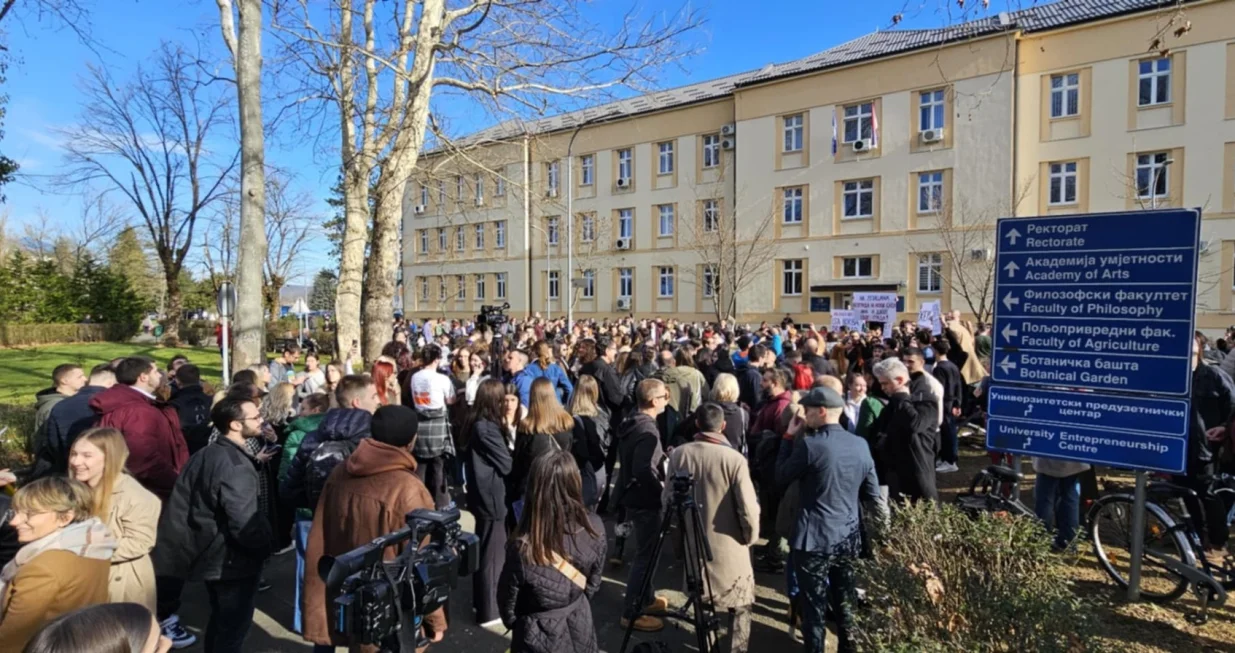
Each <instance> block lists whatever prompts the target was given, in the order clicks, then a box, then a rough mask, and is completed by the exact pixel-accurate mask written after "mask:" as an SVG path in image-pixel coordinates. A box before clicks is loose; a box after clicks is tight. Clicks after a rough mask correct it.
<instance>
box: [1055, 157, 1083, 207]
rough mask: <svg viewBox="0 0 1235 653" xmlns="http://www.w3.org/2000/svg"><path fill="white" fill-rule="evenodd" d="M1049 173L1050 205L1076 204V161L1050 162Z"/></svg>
mask: <svg viewBox="0 0 1235 653" xmlns="http://www.w3.org/2000/svg"><path fill="white" fill-rule="evenodd" d="M1050 173H1051V192H1050V198H1049V199H1048V201H1049V203H1050V204H1052V205H1062V204H1076V161H1065V162H1062V163H1052V164H1051V166H1050Z"/></svg>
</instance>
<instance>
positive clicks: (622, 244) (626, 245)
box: [615, 238, 630, 249]
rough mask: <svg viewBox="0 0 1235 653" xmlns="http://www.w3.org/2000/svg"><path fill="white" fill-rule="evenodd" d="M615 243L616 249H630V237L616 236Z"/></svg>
mask: <svg viewBox="0 0 1235 653" xmlns="http://www.w3.org/2000/svg"><path fill="white" fill-rule="evenodd" d="M615 245H616V246H617V248H618V249H630V239H629V238H618V239H617V243H615Z"/></svg>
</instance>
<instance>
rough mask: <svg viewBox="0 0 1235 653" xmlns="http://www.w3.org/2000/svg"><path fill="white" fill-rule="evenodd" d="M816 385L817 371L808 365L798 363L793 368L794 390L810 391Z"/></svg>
mask: <svg viewBox="0 0 1235 653" xmlns="http://www.w3.org/2000/svg"><path fill="white" fill-rule="evenodd" d="M813 385H815V371H814V369H812V368H811V366H810V365H807V364H806V363H797V364H796V365H794V366H793V389H794V390H810V388H811V386H813Z"/></svg>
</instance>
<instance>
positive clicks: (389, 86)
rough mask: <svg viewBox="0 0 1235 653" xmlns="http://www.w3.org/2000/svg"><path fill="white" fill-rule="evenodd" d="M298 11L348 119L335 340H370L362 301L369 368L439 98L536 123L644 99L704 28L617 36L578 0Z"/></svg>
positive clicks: (289, 29)
mask: <svg viewBox="0 0 1235 653" xmlns="http://www.w3.org/2000/svg"><path fill="white" fill-rule="evenodd" d="M297 4H298V6H299V10H298V11H290V10H292V9H293V6H292V3H288V5H287V6H286V7H285V8H286V9H288V10H289V11H285V12H284V15H283V16H280V14H279V13H278V12H276V15H275V18H274V21H273V24H274V27H275V29H276V30H278V31H279V32H280V33H281V34H284V35H285V36H286V37H287V39H288V42H289V48H291V49H293V50H296V51H299V52H302V53H303V54H302V59H303V61H304V62H305V64H306V65H307V66H308V68H309V69H310V70H311V71H313V72H314V73H316V74H319V75H321V76H323V77H324V79H325V80H326V82H327V85H326V89H324V90H323V91H322V95H324V96H326V97H328V99H329V100H331V101H332V102H334V103H335V105H336V107H337V110H338V113H339V117H340V119H341V128H340V134H341V136H342V138H341V141H342V147H341V154H342V162H343V180H344V183H343V187H344V196H345V204H346V227H345V234H344V239H343V247H342V250H343V253H342V260H341V263H340V270H339V292H338V299H337V302H338V311H337V317H338V334H337V335H338V338H339V341H340V342H345V341H346V340H347V339H349V338H355V337H356V335H357V334H358V333H359V332H360V330H361V329H360V327H361V308H362V306H361V304H362V301H361V299H362V288H363V318H364V319H363V327H364V329H363V331H364V333H363V340H364V353H365V355H366V356H368V357H372V356H373V355H374V354H375V353H376V351H377V350H378V349H380V347H381V346H382V344H383V343H384V342H385V340H386V339H387V338H388V337H389V322H390V316H391V307H392V305H393V296H394V292H395V265H396V260H397V252H396V251H395V250H396V248H397V243H398V227H399V224H400V219H401V212H402V201H401V200H402V197H403V191H404V187H405V184H406V182H407V179H408V178H409V177H411V175H412V172H413V171H414V170H415V169H416V166H417V162H418V160H419V156H420V153H421V150H422V149H423V148H424V147H425V145H426V134H427V133H429V131H430V125H429V123H430V116H429V108H430V100H431V99H432V98H433V97H434V95H435V93H436V92H443V91H444V92H446V93H452V92H453V93H459V94H463V95H466V96H467V97H469V98H470V100H471V102H470V103H469V104H470V105H471V106H473V107H475V106H479V107H484V108H487V109H488V110H490V111H491V112H493V113H494V114H500V113H505V112H507V111H511V110H516V111H518V112H519V113H521V114H522V115H528V114H537V113H544V112H546V111H547V110H548V109H549V108H550V107H551V106H552V105H553V104H554V102H555V100H554V98H559V97H563V96H564V97H568V98H579V99H586V98H588V97H591V96H595V95H596V94H597V93H600V92H603V91H605V90H606V89H611V88H614V87H619V86H634V87H638V86H645V85H647V84H648V82H650V74H651V73H652V72H653V71H654V70H655V69H656V68H657V67H658V66H660V65H664V64H667V63H670V62H672V61H674V60H676V59H677V58H678V57H679V56H680V55H681V54H682V51H683V41H682V40H680V39H679V37H681V36H682V35H683V33H684V32H686V31H688V30H690V29H692V28H693V27H695V26H696V25H697V24H698V22H699V21H698V18H697V16H696V15H695V14H694V13H693V12H684V13H681V14H678V15H675V16H673V17H671V18H670V19H668V20H662V19H659V18H658V19H655V20H652V21H646V22H644V21H639V20H637V19H636V17H634V16H633V15H630V16H627V17H626V20H624V21H623V23H622V24H621V26H620V27H619V28H618V29H616V30H614V31H613V32H612V33H606V32H604V31H602V30H600V29H599V28H597V27H596V26H595V25H593V24H592V23H591V22H590V21H589V20H588V19H587V18H586V17H585V16H584V12H583V11H581V9H580V8H581V6H582V5H583V3H582V2H581V1H580V0H560V1H557V2H528V1H527V0H473V1H471V2H464V3H458V4H455V8H448V6H447V2H446V0H403V1H401V2H378V1H377V0H332V3H331V7H330V12H329V13H330V15H331V19H332V22H331V25H330V26H329V28H327V29H321V28H319V27H317V26H316V25H315V24H314V22H313V19H312V16H311V14H313V15H316V14H317V12H316V11H313V12H311V11H310V7H309V4H310V3H309V2H308V1H307V0H299V2H298V3H297ZM439 124H440V123H439ZM512 136H514V135H513V134H512ZM371 182H372V183H373V184H374V189H375V190H374V196H375V200H376V201H375V202H374V204H375V211H374V216H373V229H372V231H371V234H370V254H369V258H368V266H367V271H366V270H365V265H364V257H363V250H364V235H363V234H364V231H365V223H366V219H367V217H368V215H369V201H368V199H369V184H370V183H371ZM362 281H363V284H362Z"/></svg>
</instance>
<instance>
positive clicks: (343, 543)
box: [304, 405, 446, 650]
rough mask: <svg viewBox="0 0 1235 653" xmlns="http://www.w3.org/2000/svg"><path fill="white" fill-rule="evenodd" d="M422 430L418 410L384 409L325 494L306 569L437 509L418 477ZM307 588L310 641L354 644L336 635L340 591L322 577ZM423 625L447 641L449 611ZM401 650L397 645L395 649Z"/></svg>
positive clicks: (308, 580) (309, 579)
mask: <svg viewBox="0 0 1235 653" xmlns="http://www.w3.org/2000/svg"><path fill="white" fill-rule="evenodd" d="M419 425H420V420H419V418H418V417H417V414H416V411H414V410H412V409H411V408H408V407H407V406H402V405H394V406H382V407H381V408H379V409H377V412H375V413H374V414H373V420H372V422H371V423H370V426H369V431H370V433H371V437H368V438H365V439H362V440H360V442H359V444H358V445H357V446H356V451H354V452H353V453H352V455H350V456H348V457H347V460H345V461H343V463H342V464H339V465H337V466H335V468H334V471H332V472H330V478H329V479H328V480H327V481H326V486H325V487H324V488H323V489H322V498H321V501H320V502H319V503H318V505H317V512H316V513H314V516H313V528H312V530H310V531H309V545H308V551H306V553H305V563H306V568H308V569H314V570H315V569H317V568H318V561H319V560H320V559H321V557H322V556H338V555H342V554H344V553H347V552H348V551H351V550H352V549H355V548H357V547H359V546H362V545H364V544H367V543H368V542H371V541H373V540H374V539H377V538H378V537H381V536H382V535H385V534H387V533H393V532H394V531H397V530H399V529H400V528H403V527H405V526H407V513H409V512H411V511H413V510H417V509H419V508H427V509H429V510H433V508H434V504H433V497H432V496H431V495H430V494H429V490H428V488H426V487H425V484H424V483H423V482H422V481H421V480H420V479H419V478H417V477H416V457H415V456H413V455H412V447H413V446H414V444H415V442H416V432H417V430H418V429H419ZM396 553H398V552H397V551H396V550H395V549H394V548H393V547H392V548H390V549H387V551H386V554H385V555H386V559H387V560H390V559H392V558H393V557H394V556H395V554H396ZM304 585H305V587H304V589H305V593H304V638H305V639H306V640H308V641H310V642H312V643H313V644H315V645H319V646H327V647H328V646H331V645H334V646H349V645H351V644H352V642H350V641H349V640H348V638H347V637H346V636H344V635H342V634H340V633H339V632H338V631H337V630H336V629H335V619H334V618H333V616H332V615H333V613H334V607H333V605H334V600H335V598H336V596H337V595H338V592H337V591H334V592H327V590H326V587H325V584H324V583H323V581H322V579H321V577H320V576H319V575H318V574H315V573H309V574H305V583H304ZM423 626H424V628H425V631H426V632H425V635H426V637H428V638H429V640H430V641H433V642H437V641H441V638H442V634H443V633H444V632H445V630H446V617H445V613H444V612H443V611H442V609H440V608H439V609H438V610H436V611H434V612H432V613H430V614H428V615H426V616H425V618H424V622H423ZM383 648H385V647H383ZM398 649H399V647H398V645H397V644H395V645H394V647H393V649H392V650H398Z"/></svg>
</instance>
